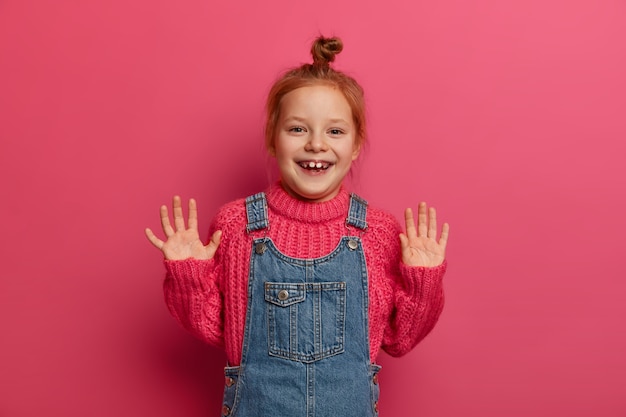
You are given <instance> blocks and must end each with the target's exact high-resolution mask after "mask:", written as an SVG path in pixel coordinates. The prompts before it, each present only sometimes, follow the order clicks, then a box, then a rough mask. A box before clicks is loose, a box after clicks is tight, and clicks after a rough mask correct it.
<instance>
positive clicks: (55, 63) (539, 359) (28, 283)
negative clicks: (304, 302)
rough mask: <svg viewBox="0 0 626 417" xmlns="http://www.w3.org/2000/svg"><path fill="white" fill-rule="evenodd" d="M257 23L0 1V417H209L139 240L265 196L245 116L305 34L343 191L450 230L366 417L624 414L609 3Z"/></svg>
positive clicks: (621, 92) (511, 4)
mask: <svg viewBox="0 0 626 417" xmlns="http://www.w3.org/2000/svg"><path fill="white" fill-rule="evenodd" d="M267 3H268V2H256V1H245V2H226V1H222V2H217V1H207V0H205V1H197V0H190V1H185V2H173V1H146V0H124V1H121V0H107V1H105V0H90V1H82V0H54V1H52V0H39V1H19V0H3V1H2V2H0V71H1V74H0V136H1V148H0V181H1V185H2V188H1V190H2V197H1V199H2V200H1V203H0V218H1V219H2V234H1V241H0V245H1V251H0V256H1V257H2V258H1V259H2V260H1V265H2V269H1V272H0V275H1V280H0V329H1V336H0V337H1V342H0V350H1V354H0V416H3V417H4V416H7V417H20V416H39V415H47V416H70V417H73V416H94V417H99V416H103V417H104V416H107V417H110V416H148V415H150V416H189V417H192V416H208V415H214V416H215V415H217V414H218V413H219V408H220V400H221V395H222V384H223V377H222V373H221V372H222V366H223V365H224V355H223V354H222V353H221V352H220V351H219V350H216V349H213V348H210V347H207V346H205V345H203V344H202V343H200V342H199V341H196V340H195V339H193V338H192V336H190V335H188V334H187V333H186V332H185V331H184V330H182V329H181V328H179V327H178V325H177V324H176V323H175V322H174V320H173V319H171V318H170V317H169V314H168V312H167V311H166V308H165V306H164V303H163V299H162V293H161V280H162V277H163V266H162V264H161V255H160V254H159V253H158V252H157V251H156V250H155V249H154V248H152V247H151V246H150V245H149V243H148V242H147V240H146V239H145V237H144V236H143V229H144V227H146V226H150V227H153V228H155V229H156V228H158V207H159V205H161V204H163V203H168V202H169V201H170V198H171V196H172V195H174V194H176V193H180V194H181V195H182V196H183V198H185V199H186V198H188V197H190V196H194V197H196V198H197V199H198V201H199V206H200V213H201V216H202V219H201V222H200V227H201V228H202V230H203V233H204V232H205V231H206V229H207V227H208V223H209V221H210V218H211V217H212V216H213V214H214V213H215V212H216V210H217V208H218V207H219V206H220V205H222V204H223V203H225V202H227V201H229V200H232V199H234V198H236V197H240V196H245V195H247V194H249V193H252V192H256V191H259V190H261V189H263V188H264V187H265V186H266V185H267V184H268V181H271V179H268V175H266V174H265V172H266V171H267V167H268V165H270V166H271V161H270V160H269V159H268V157H267V156H266V155H265V153H264V150H263V147H262V106H263V100H264V97H265V94H266V93H267V90H268V88H269V85H270V84H271V82H272V81H273V80H274V78H275V77H276V75H277V74H278V73H279V72H280V71H281V70H283V69H285V68H287V67H289V66H292V65H296V64H299V63H301V62H304V61H308V60H309V55H308V48H309V45H310V43H311V41H312V40H313V38H314V37H315V36H316V35H317V34H318V33H320V32H321V33H324V34H327V35H330V34H337V35H339V36H341V37H342V38H343V39H344V41H345V45H346V46H345V51H344V53H342V54H341V55H340V56H339V58H338V63H337V65H338V67H339V68H340V69H344V70H346V71H348V72H349V73H350V74H353V75H354V76H355V77H356V78H357V79H359V80H360V81H361V83H362V85H363V86H364V87H365V89H366V93H367V99H368V105H369V114H370V139H371V142H370V146H369V149H368V150H367V152H366V153H365V155H363V157H362V159H361V161H360V163H359V166H358V167H357V169H356V170H355V171H354V175H353V178H354V189H355V190H356V191H358V192H359V193H361V194H362V195H363V196H364V197H366V198H367V199H369V200H370V202H371V203H373V204H375V205H377V206H382V207H383V208H385V209H387V210H389V211H391V212H392V213H394V214H395V215H397V216H398V217H400V216H401V213H402V209H403V208H404V207H405V206H407V205H413V206H415V205H416V204H417V202H418V201H420V200H426V201H428V202H429V203H431V204H433V205H435V206H436V207H437V208H438V209H439V214H440V218H441V219H445V220H447V221H449V222H450V223H451V227H452V231H451V241H450V246H449V262H450V267H449V273H448V275H447V276H446V290H447V306H446V309H445V311H444V313H443V315H442V317H441V320H440V322H439V325H438V327H437V328H436V329H435V330H434V332H433V333H432V334H431V335H430V336H428V338H427V339H426V340H425V341H424V342H423V343H422V344H421V345H419V346H418V347H417V348H416V349H415V350H414V351H413V352H412V353H410V354H409V355H407V356H406V357H404V358H402V359H392V358H390V357H388V356H386V355H382V356H381V358H380V362H381V363H382V365H383V366H384V370H383V374H382V376H381V380H382V402H381V410H382V415H383V416H391V415H400V416H406V415H419V416H421V417H452V416H454V417H458V416H481V417H491V416H493V417H496V416H497V417H501V416H507V417H517V416H533V417H542V416H569V417H577V416H603V417H618V416H622V417H623V416H625V415H626V331H625V326H624V319H625V318H626V279H625V278H626V266H625V263H624V261H623V253H622V252H623V248H624V244H623V238H624V235H625V232H626V220H625V219H624V213H625V211H626V202H625V193H624V190H625V189H626V184H625V182H626V181H625V179H626V169H625V168H624V165H625V164H624V159H625V156H626V145H625V142H626V141H625V139H626V58H625V57H626V3H624V1H622V0H587V1H572V0H568V1H566V0H523V1H522V0H516V1H496V0H475V1H460V0H456V1H455V0H440V1H430V2H426V1H418V2H414V1H403V0H388V1H385V2H374V1H369V0H368V1H353V0H349V1H336V0H332V1H331V0H320V1H316V2H302V1H294V0H289V1H287V0H277V1H271V2H269V4H267Z"/></svg>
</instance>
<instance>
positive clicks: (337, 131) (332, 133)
mask: <svg viewBox="0 0 626 417" xmlns="http://www.w3.org/2000/svg"><path fill="white" fill-rule="evenodd" d="M328 133H330V134H331V135H333V136H338V135H341V134H343V133H344V132H343V130H341V129H330V130H329V131H328Z"/></svg>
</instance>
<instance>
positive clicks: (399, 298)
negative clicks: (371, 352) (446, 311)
mask: <svg viewBox="0 0 626 417" xmlns="http://www.w3.org/2000/svg"><path fill="white" fill-rule="evenodd" d="M446 267H447V262H446V261H444V263H443V264H441V265H439V266H436V267H432V268H427V267H410V266H406V265H404V264H403V263H402V262H400V268H399V272H400V276H399V277H398V278H399V279H395V280H394V284H393V287H394V291H393V294H394V296H393V308H392V311H391V317H390V320H389V323H388V325H387V327H386V328H385V333H384V335H383V345H382V347H383V349H384V350H385V351H386V352H387V353H389V354H390V355H392V356H402V355H404V354H406V353H408V352H409V351H410V350H411V349H413V348H414V347H415V345H417V344H418V343H419V342H420V341H421V340H422V339H423V338H424V337H426V335H428V333H430V331H431V330H432V329H433V327H434V326H435V324H436V323H437V320H438V319H439V316H440V314H441V311H442V310H443V304H444V297H443V285H442V280H443V275H444V273H445V271H446Z"/></svg>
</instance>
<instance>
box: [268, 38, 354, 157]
mask: <svg viewBox="0 0 626 417" xmlns="http://www.w3.org/2000/svg"><path fill="white" fill-rule="evenodd" d="M342 50H343V42H342V41H341V39H339V38H337V37H332V38H325V37H323V36H320V37H318V38H317V39H315V41H314V42H313V45H312V46H311V55H312V56H313V63H312V64H303V65H301V66H299V67H296V68H292V69H290V70H288V71H287V72H286V73H284V74H283V75H282V76H281V77H280V78H279V79H278V80H277V81H276V82H275V83H274V85H273V86H272V88H271V90H270V92H269V94H268V96H267V102H266V105H265V111H266V122H265V147H266V149H267V150H268V151H269V152H270V154H273V153H274V140H275V138H276V134H277V124H278V119H279V118H280V105H281V101H282V99H283V97H284V96H285V95H286V94H288V93H290V92H291V91H294V90H296V89H298V88H302V87H310V86H316V85H327V86H330V87H333V88H336V89H337V90H339V91H340V92H341V93H342V94H343V96H344V97H345V98H346V101H347V102H348V105H349V106H350V109H351V110H352V119H353V122H354V126H355V128H356V135H355V146H356V147H357V148H360V147H361V146H362V145H363V142H364V141H365V137H366V124H365V99H364V93H363V88H361V86H360V85H359V83H357V82H356V80H355V79H354V78H352V77H350V76H349V75H346V74H345V73H343V72H341V71H337V70H335V69H333V68H331V66H330V64H331V62H333V61H334V60H335V56H336V55H337V54H339V53H340V52H341V51H342Z"/></svg>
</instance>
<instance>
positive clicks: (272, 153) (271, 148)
mask: <svg viewBox="0 0 626 417" xmlns="http://www.w3.org/2000/svg"><path fill="white" fill-rule="evenodd" d="M267 153H269V154H270V156H271V157H274V158H276V147H275V146H274V143H272V144H270V145H269V146H268V148H267Z"/></svg>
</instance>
